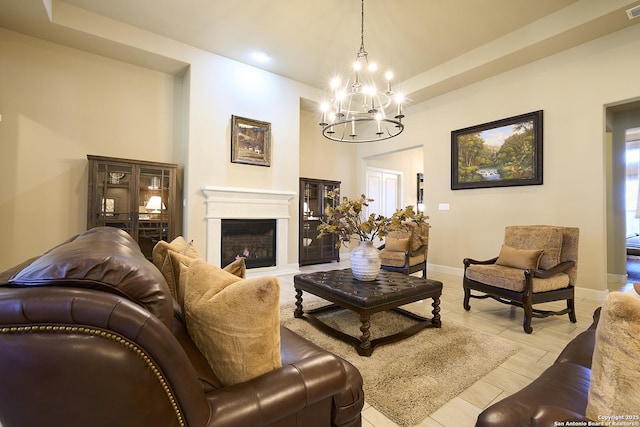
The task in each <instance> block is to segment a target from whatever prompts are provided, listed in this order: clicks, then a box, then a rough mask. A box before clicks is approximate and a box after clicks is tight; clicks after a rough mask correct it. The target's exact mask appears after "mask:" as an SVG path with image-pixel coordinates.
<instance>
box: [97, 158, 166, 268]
mask: <svg viewBox="0 0 640 427" xmlns="http://www.w3.org/2000/svg"><path fill="white" fill-rule="evenodd" d="M87 159H88V160H89V194H88V207H87V228H88V229H89V228H93V227H99V226H108V227H116V228H120V229H122V230H124V231H126V232H127V233H129V234H130V235H131V236H132V237H133V238H134V239H135V240H136V241H137V242H138V245H140V249H142V252H143V253H144V255H145V256H146V257H147V258H149V259H151V252H152V250H153V247H154V246H155V244H156V243H157V242H158V241H160V240H165V241H171V240H173V239H174V238H175V237H176V235H177V224H176V223H177V221H178V215H177V213H178V212H177V209H178V206H179V205H178V199H177V191H176V185H177V177H176V174H177V169H178V167H177V165H176V164H173V163H158V162H147V161H142V160H129V159H120V158H113V157H101V156H93V155H87Z"/></svg>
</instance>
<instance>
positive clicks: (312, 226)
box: [298, 178, 340, 265]
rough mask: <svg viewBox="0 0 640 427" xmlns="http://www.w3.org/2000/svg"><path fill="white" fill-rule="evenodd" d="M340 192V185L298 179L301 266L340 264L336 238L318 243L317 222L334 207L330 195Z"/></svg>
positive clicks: (320, 240)
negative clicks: (338, 262) (333, 262)
mask: <svg viewBox="0 0 640 427" xmlns="http://www.w3.org/2000/svg"><path fill="white" fill-rule="evenodd" d="M339 188H340V181H328V180H323V179H312V178H300V233H299V234H300V242H299V261H298V263H299V264H300V265H308V264H320V263H323V262H331V261H340V251H339V250H338V249H337V248H336V238H335V236H325V237H323V238H322V239H318V226H319V225H320V220H321V219H324V218H325V216H324V215H325V211H326V209H327V207H329V206H332V205H333V200H332V199H330V198H328V193H329V191H335V190H337V189H339Z"/></svg>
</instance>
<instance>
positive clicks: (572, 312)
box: [567, 298, 577, 323]
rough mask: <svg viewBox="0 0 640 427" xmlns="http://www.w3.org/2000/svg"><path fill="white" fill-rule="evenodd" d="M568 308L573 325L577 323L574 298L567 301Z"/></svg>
mask: <svg viewBox="0 0 640 427" xmlns="http://www.w3.org/2000/svg"><path fill="white" fill-rule="evenodd" d="M567 308H568V309H569V320H570V321H571V323H576V322H577V319H576V309H575V306H574V301H573V298H570V299H568V300H567Z"/></svg>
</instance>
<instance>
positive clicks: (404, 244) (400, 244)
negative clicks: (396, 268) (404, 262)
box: [384, 236, 410, 252]
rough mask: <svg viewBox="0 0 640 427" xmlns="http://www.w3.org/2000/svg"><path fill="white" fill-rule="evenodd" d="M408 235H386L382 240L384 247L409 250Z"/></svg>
mask: <svg viewBox="0 0 640 427" xmlns="http://www.w3.org/2000/svg"><path fill="white" fill-rule="evenodd" d="M409 239H410V238H409V237H407V238H397V237H392V236H387V237H386V239H385V242H384V248H385V249H386V250H388V251H394V252H407V251H408V250H409Z"/></svg>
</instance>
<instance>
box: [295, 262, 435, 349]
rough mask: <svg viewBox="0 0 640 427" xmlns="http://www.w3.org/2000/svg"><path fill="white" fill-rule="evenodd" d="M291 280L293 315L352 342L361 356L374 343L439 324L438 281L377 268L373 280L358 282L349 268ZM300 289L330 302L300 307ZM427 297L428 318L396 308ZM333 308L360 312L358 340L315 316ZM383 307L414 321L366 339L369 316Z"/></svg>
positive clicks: (380, 342)
mask: <svg viewBox="0 0 640 427" xmlns="http://www.w3.org/2000/svg"><path fill="white" fill-rule="evenodd" d="M293 282H294V287H295V289H296V309H295V311H294V314H293V315H294V317H296V318H302V319H305V320H307V321H308V322H310V323H311V324H313V325H314V326H316V327H317V328H318V329H320V330H322V331H325V332H326V333H328V334H330V335H331V336H333V337H335V338H338V339H340V340H342V341H344V342H346V343H348V344H352V345H353V346H354V347H355V348H356V350H357V351H358V354H359V355H361V356H370V355H371V353H373V350H374V349H375V347H376V346H379V345H384V344H390V343H392V342H396V341H399V340H401V339H404V338H408V337H410V336H412V335H414V334H415V333H417V332H418V331H421V330H422V329H424V328H439V327H440V325H441V322H440V314H439V313H440V295H442V282H438V281H436V280H429V279H422V278H419V277H414V276H406V275H404V274H401V273H395V272H391V271H384V270H381V271H380V274H378V277H377V279H376V280H374V281H372V282H361V281H359V280H356V279H355V278H354V277H353V273H352V272H351V269H345V270H333V271H320V272H315V273H309V274H298V275H296V276H294V278H293ZM303 291H305V292H308V293H310V294H313V295H316V296H318V297H320V298H323V299H325V300H327V301H329V302H331V303H332V304H330V305H326V306H323V307H320V308H316V309H313V310H303V308H302V292H303ZM428 298H431V299H433V302H432V304H431V305H432V307H433V310H432V313H433V317H432V318H431V319H429V318H425V317H422V316H419V315H417V314H415V313H411V312H409V311H407V310H404V309H402V308H399V307H400V306H401V305H405V304H409V303H411V302H415V301H420V300H423V299H428ZM336 307H342V308H345V309H348V310H351V311H354V312H356V313H358V314H359V315H360V322H361V323H362V324H361V326H360V331H362V336H361V337H360V338H359V339H358V338H356V337H353V336H351V335H348V334H346V333H344V332H342V331H339V330H337V329H334V328H332V327H331V326H329V325H327V324H326V323H324V322H322V321H321V320H320V319H318V318H317V317H316V316H315V314H317V313H320V312H323V311H326V310H330V309H335V308H336ZM386 310H394V311H396V312H398V313H401V314H403V315H405V316H408V317H410V318H412V319H415V320H417V321H418V322H417V323H416V324H415V325H413V326H411V327H409V328H407V329H405V330H404V331H401V332H398V333H395V334H393V335H388V336H386V337H380V338H376V339H373V340H372V339H370V337H371V333H370V332H369V328H370V327H371V323H370V322H369V319H370V317H371V315H372V314H374V313H378V312H381V311H386Z"/></svg>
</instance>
